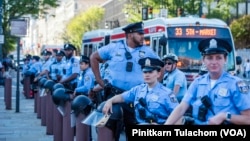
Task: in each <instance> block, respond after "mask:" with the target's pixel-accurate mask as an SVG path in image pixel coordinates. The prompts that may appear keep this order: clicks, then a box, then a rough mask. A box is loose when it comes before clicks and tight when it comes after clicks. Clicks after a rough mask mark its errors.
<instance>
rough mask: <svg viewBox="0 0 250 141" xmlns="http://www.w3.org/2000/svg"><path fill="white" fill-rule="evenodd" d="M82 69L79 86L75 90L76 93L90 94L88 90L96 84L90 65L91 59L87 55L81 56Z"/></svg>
mask: <svg viewBox="0 0 250 141" xmlns="http://www.w3.org/2000/svg"><path fill="white" fill-rule="evenodd" d="M80 69H81V74H80V75H79V77H78V81H77V87H76V89H75V91H74V95H75V96H76V95H81V94H83V95H86V96H88V92H89V90H90V89H91V88H93V87H94V85H95V76H94V74H93V72H92V69H91V67H90V60H89V57H87V56H84V55H83V56H81V59H80Z"/></svg>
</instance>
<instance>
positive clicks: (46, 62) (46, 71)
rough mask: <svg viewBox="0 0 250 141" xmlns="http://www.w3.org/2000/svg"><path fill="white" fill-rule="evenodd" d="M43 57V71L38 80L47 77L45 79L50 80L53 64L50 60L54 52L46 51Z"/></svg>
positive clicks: (43, 52)
mask: <svg viewBox="0 0 250 141" xmlns="http://www.w3.org/2000/svg"><path fill="white" fill-rule="evenodd" d="M41 55H42V56H43V65H42V70H41V72H40V73H39V75H38V76H37V77H36V78H39V77H45V78H47V79H49V68H50V66H51V64H52V63H53V62H52V61H51V59H50V57H51V55H52V52H51V51H48V50H47V49H45V50H43V51H42V53H41ZM35 81H36V80H35Z"/></svg>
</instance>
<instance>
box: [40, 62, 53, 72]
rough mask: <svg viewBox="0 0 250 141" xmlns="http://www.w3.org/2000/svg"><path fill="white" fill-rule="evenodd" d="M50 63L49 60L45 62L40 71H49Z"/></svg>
mask: <svg viewBox="0 0 250 141" xmlns="http://www.w3.org/2000/svg"><path fill="white" fill-rule="evenodd" d="M52 63H53V62H52V61H51V60H50V59H48V60H46V61H45V62H44V63H43V66H42V71H44V70H47V71H49V69H50V66H51V64H52Z"/></svg>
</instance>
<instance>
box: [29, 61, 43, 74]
mask: <svg viewBox="0 0 250 141" xmlns="http://www.w3.org/2000/svg"><path fill="white" fill-rule="evenodd" d="M41 70H42V62H40V61H38V62H35V63H33V64H32V65H31V66H30V68H29V70H28V71H30V72H32V73H33V74H34V75H36V74H39V73H40V72H41Z"/></svg>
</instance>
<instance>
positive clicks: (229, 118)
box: [226, 112, 232, 121]
mask: <svg viewBox="0 0 250 141" xmlns="http://www.w3.org/2000/svg"><path fill="white" fill-rule="evenodd" d="M231 117H232V115H231V113H230V112H227V116H226V121H230V120H231Z"/></svg>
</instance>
